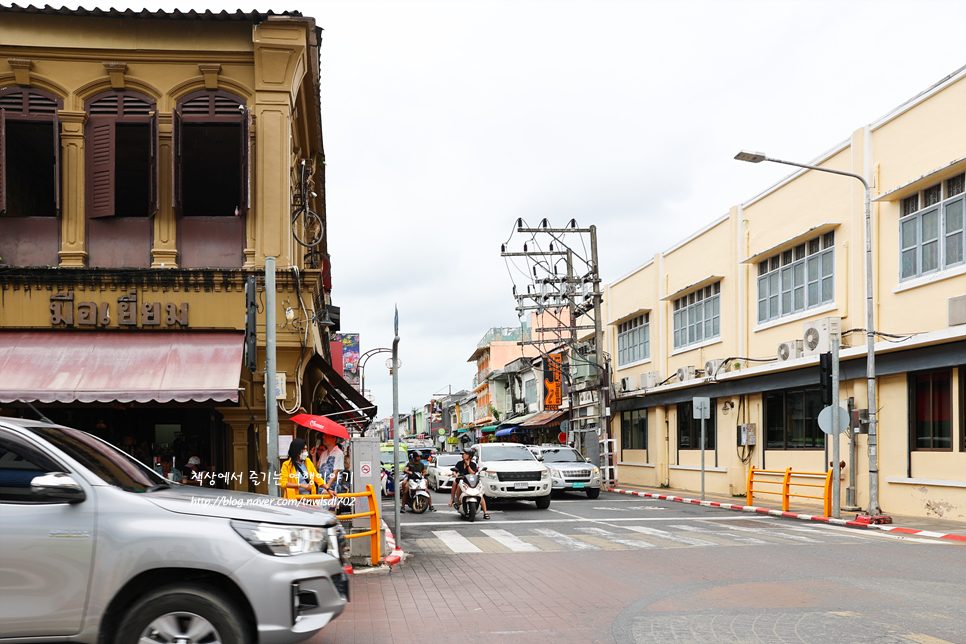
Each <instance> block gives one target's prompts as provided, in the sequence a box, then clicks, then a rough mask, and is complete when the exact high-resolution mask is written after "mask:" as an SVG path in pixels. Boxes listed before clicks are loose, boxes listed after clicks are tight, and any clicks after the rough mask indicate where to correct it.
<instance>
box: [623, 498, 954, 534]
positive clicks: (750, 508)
mask: <svg viewBox="0 0 966 644" xmlns="http://www.w3.org/2000/svg"><path fill="white" fill-rule="evenodd" d="M610 491H611V492H616V493H617V494H629V495H631V496H642V497H645V498H648V499H661V500H662V501H676V502H678V503H690V504H693V505H702V506H704V507H706V508H725V509H726V510H737V511H739V512H752V513H757V514H768V515H771V516H774V517H784V518H786V519H800V520H802V521H821V522H822V523H831V524H833V525H844V526H849V527H852V528H875V529H878V530H884V531H886V532H899V533H902V534H914V535H918V536H922V537H933V538H936V539H952V540H955V541H963V542H966V536H963V535H961V534H942V533H941V532H929V531H928V530H913V529H910V528H900V527H896V526H892V525H879V524H868V523H862V522H860V521H847V520H846V519H833V518H832V517H822V516H816V515H813V514H800V513H798V512H783V511H782V510H772V509H769V508H759V507H756V506H754V505H738V504H736V503H718V502H717V501H702V500H701V499H689V498H687V497H683V496H671V495H670V494H654V493H653V492H638V491H637V490H622V489H620V488H616V487H615V488H610Z"/></svg>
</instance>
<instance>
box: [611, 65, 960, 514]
mask: <svg viewBox="0 0 966 644" xmlns="http://www.w3.org/2000/svg"><path fill="white" fill-rule="evenodd" d="M964 115H966V68H962V69H960V70H958V71H957V72H955V73H954V74H952V75H950V76H949V77H948V78H946V79H944V80H943V81H941V82H940V83H938V84H936V85H935V86H933V87H931V88H929V89H928V90H926V91H924V92H923V93H922V94H920V95H919V96H917V97H915V98H914V99H912V100H910V101H908V102H907V103H905V104H903V105H901V106H899V107H898V108H896V109H895V110H893V111H892V112H890V113H889V114H887V115H886V116H884V117H882V118H881V119H879V120H877V121H875V122H873V123H871V124H869V125H867V126H865V127H862V128H859V129H857V130H856V131H855V132H853V133H852V135H851V137H849V139H847V140H845V141H843V142H842V143H840V144H838V145H836V146H835V147H833V148H832V149H830V150H828V151H827V152H825V153H823V154H822V155H821V156H820V157H819V158H818V159H816V160H814V161H811V162H808V164H809V165H816V166H819V167H821V168H826V169H832V170H838V171H844V172H850V173H855V174H858V175H861V176H862V177H864V178H865V179H866V180H867V181H868V182H869V184H870V185H871V187H872V205H871V224H872V235H871V250H872V286H873V304H874V315H875V331H876V332H877V334H878V335H877V336H876V344H875V364H876V398H877V405H876V406H877V408H878V432H877V438H878V450H877V459H878V469H879V471H878V475H877V477H876V480H877V481H878V488H879V504H880V507H881V508H882V510H883V511H884V512H886V513H889V512H892V513H896V514H911V515H923V516H937V517H946V518H949V519H954V520H960V521H962V520H966V427H964V424H966V420H964V419H966V414H964V407H966V262H964V255H966V239H964V200H966V196H964V172H966V117H964ZM747 170H748V171H749V172H753V171H754V168H753V166H750V165H749V166H748V168H747ZM866 283H867V282H866V234H865V214H864V189H863V187H862V184H861V183H860V182H859V181H857V180H855V179H853V178H850V177H847V176H836V175H834V174H830V173H826V172H821V171H814V170H807V169H802V170H799V171H797V172H794V173H793V174H791V175H789V176H788V177H787V178H785V179H784V180H783V181H781V182H779V183H778V184H776V185H774V186H772V187H770V188H769V189H767V190H766V191H765V192H763V193H762V194H760V195H758V196H756V197H754V198H752V199H749V200H748V201H746V202H744V203H742V204H740V205H738V206H734V207H732V208H730V210H729V211H728V212H727V214H725V215H723V216H721V217H719V218H718V219H716V220H714V221H712V222H711V223H710V224H708V225H707V226H705V227H704V228H703V229H701V230H698V231H697V232H695V233H694V234H693V235H692V236H690V237H689V238H687V239H686V240H684V241H682V242H680V243H679V244H677V245H675V246H673V247H672V248H670V249H668V250H666V251H664V252H660V253H656V254H655V255H654V256H653V257H650V258H649V259H648V260H647V261H646V263H644V264H643V265H642V266H641V267H639V268H637V269H635V270H634V271H632V272H631V273H629V274H628V275H625V276H624V277H622V278H620V279H618V280H616V281H614V282H613V283H611V284H609V285H607V287H606V292H605V320H606V321H607V322H608V324H607V326H606V342H607V347H608V352H609V353H610V354H611V356H612V363H613V373H614V383H613V385H614V389H615V392H616V395H615V398H614V402H613V403H612V417H611V422H612V425H611V427H612V430H613V433H614V435H615V436H616V437H617V438H618V439H619V441H618V442H619V448H618V456H619V457H618V462H619V465H618V479H619V481H620V482H621V483H623V484H628V485H644V486H662V485H663V486H669V487H671V488H678V489H684V490H689V491H697V490H700V453H701V450H700V425H699V421H695V420H693V418H692V416H693V412H692V409H691V401H692V399H693V398H695V397H710V398H711V399H712V403H713V413H712V418H711V419H710V420H709V422H708V428H709V430H708V432H707V434H708V438H707V439H706V445H705V454H706V489H707V490H708V491H709V492H712V493H716V494H726V495H728V494H730V495H735V496H740V495H743V494H745V492H746V485H747V483H746V481H747V475H748V470H749V468H750V467H751V466H754V467H756V468H759V469H768V470H785V469H786V468H789V467H791V468H792V469H793V471H801V472H818V473H821V472H826V471H827V470H828V468H829V465H830V462H831V455H832V446H831V444H830V441H826V439H825V434H824V433H822V431H821V430H820V428H819V427H818V422H817V415H818V412H819V411H820V410H821V409H822V404H821V396H820V389H819V365H818V363H819V356H818V354H819V353H821V352H823V351H827V350H828V349H829V343H830V339H831V337H832V336H831V335H830V334H834V333H835V331H836V330H837V331H839V332H840V333H841V337H842V345H843V348H842V350H841V355H840V359H841V385H840V391H839V395H840V401H841V405H842V406H843V407H848V409H849V410H856V413H855V414H854V417H855V419H856V427H857V428H858V430H857V431H855V432H853V431H852V430H851V429H850V430H849V432H848V433H846V434H843V436H842V437H841V445H840V447H841V458H842V460H844V461H845V462H846V467H845V468H844V469H843V476H842V478H843V480H842V481H841V483H840V484H841V491H842V497H841V498H842V503H843V505H845V504H846V502H847V500H848V501H851V502H852V503H853V504H854V506H857V507H861V508H863V509H865V508H867V507H868V501H869V486H870V474H869V464H870V456H869V450H868V434H867V433H863V431H865V432H867V427H868V425H867V424H866V423H863V422H862V420H861V418H860V417H861V416H862V415H863V412H862V410H866V409H867V408H868V396H867V380H866V360H865V356H866V335H865V328H866ZM853 433H854V436H853ZM750 434H751V435H753V438H752V439H750V440H749V438H748V437H749V435H750ZM852 440H854V441H855V444H854V454H855V458H854V460H852V459H850V457H849V455H850V445H849V443H850V441H852ZM751 441H754V444H753V445H752V444H747V443H749V442H751ZM743 442H744V443H746V444H742V443H743ZM852 470H854V471H852ZM853 477H854V478H853ZM853 481H854V484H853ZM764 498H765V499H768V498H771V499H773V500H774V499H775V498H777V497H764ZM756 499H757V497H756Z"/></svg>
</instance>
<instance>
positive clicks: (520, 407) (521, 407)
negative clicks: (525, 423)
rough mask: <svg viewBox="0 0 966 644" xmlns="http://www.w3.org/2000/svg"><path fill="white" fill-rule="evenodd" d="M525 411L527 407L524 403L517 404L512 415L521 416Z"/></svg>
mask: <svg viewBox="0 0 966 644" xmlns="http://www.w3.org/2000/svg"><path fill="white" fill-rule="evenodd" d="M526 411H527V406H526V405H525V404H524V403H517V404H515V405H514V406H513V413H515V414H523V413H525V412H526Z"/></svg>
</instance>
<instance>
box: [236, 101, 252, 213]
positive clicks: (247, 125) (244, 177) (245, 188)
mask: <svg viewBox="0 0 966 644" xmlns="http://www.w3.org/2000/svg"><path fill="white" fill-rule="evenodd" d="M239 129H240V130H241V197H240V200H241V203H240V204H239V208H238V214H240V215H244V214H245V213H247V212H248V207H249V204H250V202H251V180H250V177H249V163H248V159H249V157H250V156H251V148H250V146H249V135H250V131H251V113H250V112H249V111H248V110H242V114H241V128H239Z"/></svg>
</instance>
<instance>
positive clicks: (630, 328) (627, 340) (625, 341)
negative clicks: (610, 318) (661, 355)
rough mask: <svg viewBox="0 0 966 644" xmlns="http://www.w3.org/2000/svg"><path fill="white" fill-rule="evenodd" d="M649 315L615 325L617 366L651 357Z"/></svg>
mask: <svg viewBox="0 0 966 644" xmlns="http://www.w3.org/2000/svg"><path fill="white" fill-rule="evenodd" d="M650 321H651V314H650V313H645V314H644V315H638V316H637V317H636V318H634V319H632V320H628V321H626V322H622V323H621V324H619V325H617V365H618V366H621V365H625V364H630V363H632V362H638V361H640V360H646V359H648V358H650V357H651V324H650Z"/></svg>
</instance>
